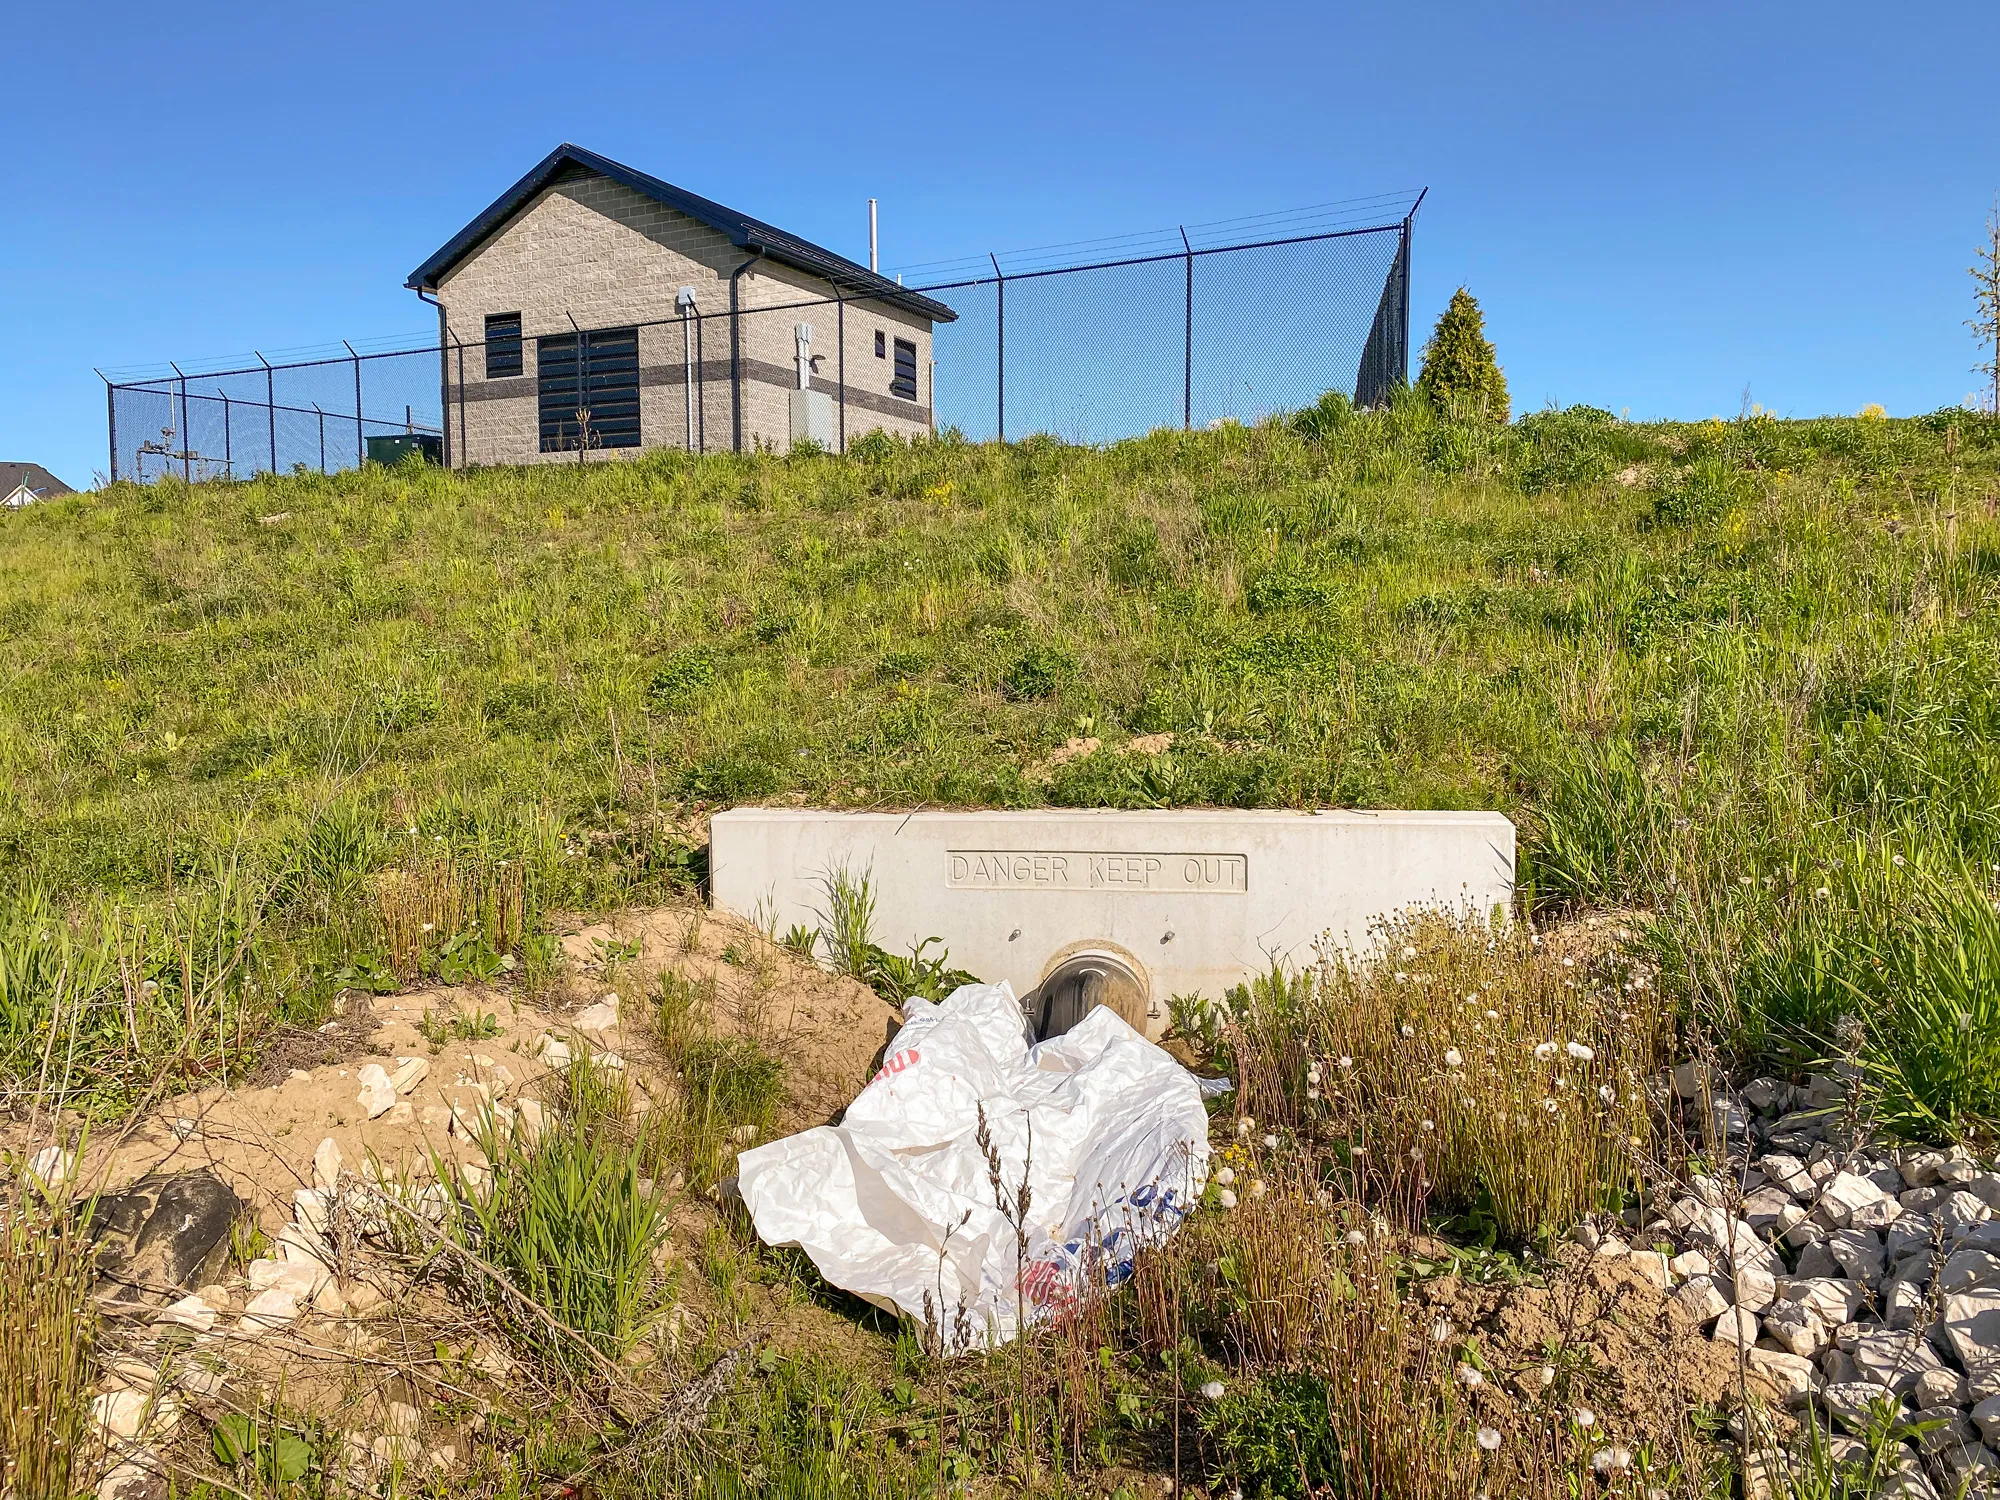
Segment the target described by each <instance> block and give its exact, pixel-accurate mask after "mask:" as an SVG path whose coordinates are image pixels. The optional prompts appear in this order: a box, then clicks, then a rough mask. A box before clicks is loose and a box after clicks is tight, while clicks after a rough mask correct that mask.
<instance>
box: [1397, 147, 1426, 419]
mask: <svg viewBox="0 0 2000 1500" xmlns="http://www.w3.org/2000/svg"><path fill="white" fill-rule="evenodd" d="M1429 194H1430V189H1429V188H1428V187H1426V188H1424V189H1423V190H1422V191H1421V192H1419V193H1418V194H1417V201H1416V202H1415V203H1412V204H1411V205H1410V211H1409V212H1408V213H1406V214H1404V215H1403V229H1402V233H1401V234H1400V235H1398V236H1397V241H1398V242H1397V246H1396V254H1397V258H1398V259H1399V261H1400V262H1401V264H1402V267H1403V276H1402V286H1401V288H1400V289H1399V290H1400V293H1401V299H1402V308H1401V321H1402V325H1403V328H1402V339H1401V342H1400V343H1399V345H1398V347H1397V350H1396V363H1397V374H1398V376H1399V378H1400V381H1401V383H1402V384H1403V385H1405V386H1407V385H1408V384H1409V383H1410V240H1411V238H1412V234H1411V231H1412V230H1413V229H1414V228H1415V227H1416V222H1417V210H1418V209H1420V208H1422V207H1423V206H1424V199H1425V198H1426V197H1428V196H1429Z"/></svg>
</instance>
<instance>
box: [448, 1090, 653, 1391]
mask: <svg viewBox="0 0 2000 1500" xmlns="http://www.w3.org/2000/svg"><path fill="white" fill-rule="evenodd" d="M545 1102H546V1103H547V1104H548V1105H549V1106H550V1107H551V1108H550V1114H549V1118H548V1122H547V1124H546V1125H545V1126H544V1128H543V1129H542V1131H541V1133H540V1134H539V1135H538V1136H537V1137H536V1138H535V1139H534V1140H532V1141H529V1140H527V1139H526V1138H525V1137H523V1136H521V1135H518V1134H513V1133H509V1132H506V1131H504V1130H501V1129H499V1128H498V1127H496V1126H495V1125H494V1124H493V1123H492V1121H491V1119H490V1118H489V1120H488V1122H487V1124H486V1126H485V1129H484V1135H485V1138H484V1140H483V1141H482V1145H483V1146H484V1148H485V1151H486V1155H487V1159H488V1165H489V1167H490V1173H491V1175H490V1178H489V1179H488V1180H487V1181H485V1182H474V1183H466V1184H464V1185H463V1186H462V1188H461V1190H460V1191H459V1192H457V1193H456V1194H455V1195H453V1197H452V1199H451V1200H450V1201H451V1205H452V1213H451V1217H450V1221H449V1222H450V1223H451V1225H452V1228H453V1230H454V1232H455V1234H456V1235H457V1236H458V1237H459V1239H460V1240H461V1242H462V1243H464V1244H466V1245H467V1246H468V1247H469V1248H471V1249H472V1250H474V1251H475V1252H476V1253H477V1254H478V1255H480V1256H481V1257H483V1258H484V1259H486V1260H487V1261H488V1262H490V1263H491V1264H493V1265H494V1266H495V1267H497V1268H498V1269H499V1270H501V1271H502V1272H504V1273H505V1274H506V1276H507V1279H508V1281H509V1282H510V1283H511V1284H512V1287H513V1289H514V1290H515V1291H516V1292H518V1293H519V1294H520V1295H521V1296H523V1297H526V1298H527V1299H529V1300H530V1301H531V1302H532V1303H534V1304H535V1305H536V1307H538V1308H540V1309H541V1310H542V1311H543V1312H545V1313H546V1314H548V1315H549V1316H550V1317H552V1318H553V1319H554V1320H555V1321H556V1322H557V1323H559V1324H561V1325H562V1326H563V1327H565V1328H568V1329H570V1330H573V1331H574V1332H575V1333H577V1334H579V1335H581V1336H582V1338H583V1339H584V1340H585V1341H586V1342H587V1343H588V1344H589V1345H590V1346H591V1347H593V1348H594V1349H595V1350H596V1351H597V1352H598V1353H599V1354H601V1355H604V1356H607V1357H609V1358H612V1359H616V1358H618V1357H620V1356H622V1355H623V1354H624V1353H625V1352H626V1350H627V1349H628V1348H630V1346H631V1344H632V1341H633V1340H634V1338H635V1337H636V1336H637V1334H638V1332H639V1329H640V1327H641V1325H642V1323H643V1322H644V1320H645V1318H646V1317H647V1315H648V1314H649V1313H650V1312H651V1311H652V1310H653V1308H654V1306H655V1304H656V1301H657V1298H658V1295H659V1286H658V1277H657V1274H656V1271H655V1268H654V1266H653V1262H652V1255H653V1251H654V1249H655V1248H656V1247H657V1246H658V1245H659V1244H660V1243H661V1241H662V1240H663V1239H664V1237H665V1234H666V1209H667V1205H666V1202H665V1200H664V1199H663V1197H662V1196H661V1194H660V1193H659V1191H658V1190H657V1189H656V1188H655V1187H654V1185H653V1184H652V1183H651V1182H650V1181H649V1180H647V1179H646V1177H645V1172H644V1165H645V1163H644V1156H643V1153H642V1150H641V1147H640V1144H639V1141H638V1138H637V1135H636V1132H635V1131H634V1130H633V1129H632V1127H631V1124H630V1121H629V1118H628V1116H629V1111H630V1097H629V1092H628V1090H627V1089H626V1087H625V1085H624V1082H623V1079H622V1077H607V1076H605V1074H604V1073H603V1072H602V1071H601V1070H599V1069H597V1068H596V1067H595V1065H594V1064H592V1063H591V1062H590V1061H589V1060H588V1059H587V1058H579V1059H577V1060H576V1061H575V1062H573V1063H571V1064H570V1065H569V1067H568V1068H567V1069H565V1070H564V1072H563V1075H562V1082H561V1084H560V1085H559V1086H558V1087H556V1088H553V1089H551V1090H550V1092H549V1094H548V1096H547V1099H546V1101H545ZM438 1170H439V1175H440V1176H441V1177H444V1176H448V1175H449V1174H448V1172H447V1170H446V1169H445V1168H444V1167H443V1166H442V1165H441V1164H440V1165H439V1168H438ZM495 1306H496V1310H497V1311H498V1312H499V1314H500V1315H501V1317H502V1319H503V1321H505V1323H506V1324H507V1326H508V1327H509V1329H510V1331H512V1332H513V1333H514V1335H515V1336H516V1338H517V1340H518V1341H520V1342H521V1343H523V1344H524V1345H525V1346H527V1347H528V1348H530V1349H531V1350H534V1351H535V1352H537V1353H539V1354H540V1355H541V1356H542V1357H544V1358H546V1359H548V1360H550V1361H552V1362H555V1363H560V1364H570V1365H578V1364H579V1359H578V1354H579V1351H578V1350H577V1349H576V1348H575V1347H574V1346H572V1345H570V1344H569V1343H567V1342H565V1341H563V1340H560V1339H551V1338H550V1337H549V1333H548V1330H547V1328H546V1327H545V1325H544V1324H543V1323H542V1322H541V1321H540V1320H539V1319H537V1318H535V1317H533V1316H532V1315H529V1314H526V1313H525V1312H524V1310H523V1309H521V1308H520V1307H519V1306H518V1305H517V1304H516V1303H515V1302H514V1301H513V1300H511V1299H509V1298H504V1297H503V1298H499V1299H496V1301H495Z"/></svg>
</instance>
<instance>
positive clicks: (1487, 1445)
mask: <svg viewBox="0 0 2000 1500" xmlns="http://www.w3.org/2000/svg"><path fill="white" fill-rule="evenodd" d="M1479 1446H1480V1447H1482V1448H1484V1449H1485V1450H1486V1451H1487V1452H1488V1453H1498V1452H1499V1451H1500V1429H1499V1428H1497V1427H1482V1428H1480V1429H1479Z"/></svg>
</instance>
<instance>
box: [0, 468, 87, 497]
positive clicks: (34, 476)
mask: <svg viewBox="0 0 2000 1500" xmlns="http://www.w3.org/2000/svg"><path fill="white" fill-rule="evenodd" d="M22 485H26V486H27V487H28V492H29V493H30V494H32V495H33V496H34V497H35V498H36V499H37V500H46V499H48V498H49V497H50V496H52V495H67V494H71V493H73V492H72V491H71V489H70V487H69V486H68V485H66V484H64V483H63V482H62V481H61V480H60V479H58V478H56V476H55V475H53V474H51V473H50V472H49V471H48V470H47V469H45V468H43V467H42V466H41V465H40V464H9V463H0V497H4V496H7V495H11V494H13V493H14V491H15V490H16V489H17V488H19V487H20V486H22Z"/></svg>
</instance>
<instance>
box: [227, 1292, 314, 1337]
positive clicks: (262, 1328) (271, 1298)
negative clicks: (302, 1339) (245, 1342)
mask: <svg viewBox="0 0 2000 1500" xmlns="http://www.w3.org/2000/svg"><path fill="white" fill-rule="evenodd" d="M298 1316H299V1294H298V1292H297V1290H296V1289H294V1288H292V1287H289V1286H274V1287H271V1288H269V1289H268V1290H266V1291H261V1292H259V1293H257V1295H256V1296H254V1297H252V1298H251V1299H250V1300H249V1301H248V1302H247V1303H245V1304H244V1306H243V1316H242V1317H241V1318H240V1319H238V1320H237V1323H236V1328H237V1331H238V1332H240V1333H244V1334H249V1335H253V1336H254V1335H256V1334H260V1333H263V1332H266V1331H267V1330H269V1329H272V1328H282V1327H283V1326H284V1325H285V1324H287V1323H293V1322H296V1321H297V1320H298Z"/></svg>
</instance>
